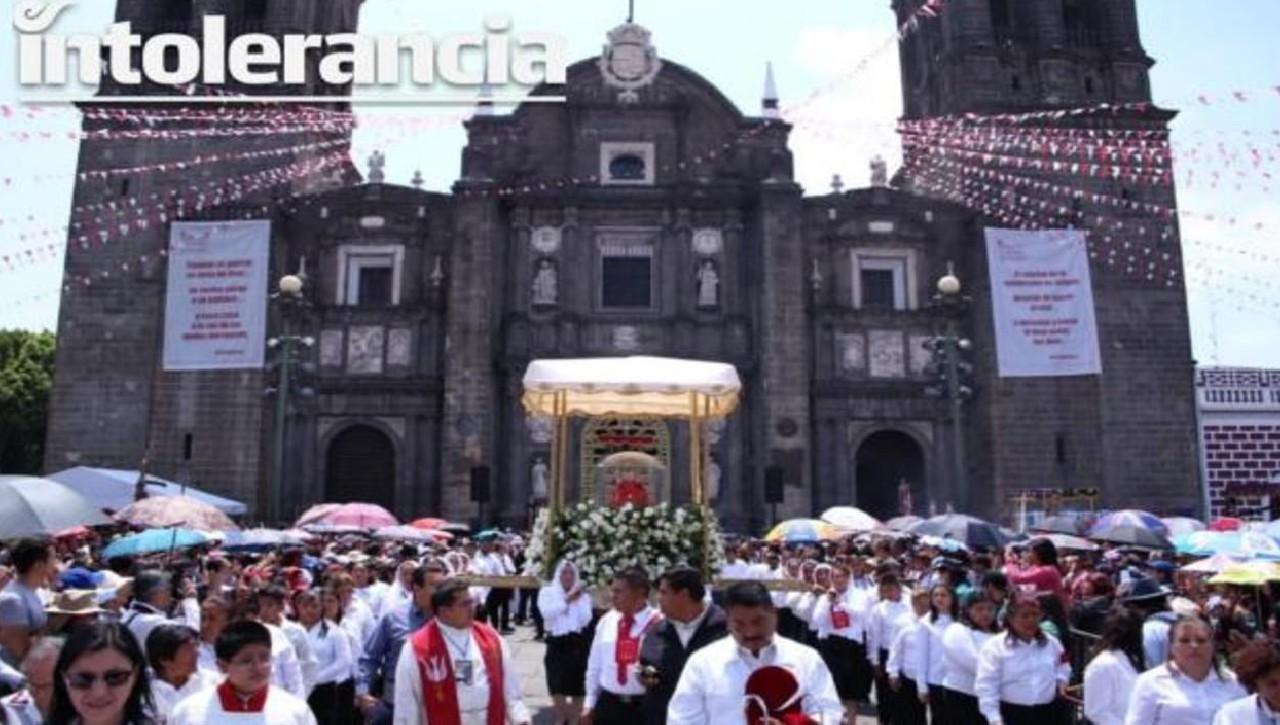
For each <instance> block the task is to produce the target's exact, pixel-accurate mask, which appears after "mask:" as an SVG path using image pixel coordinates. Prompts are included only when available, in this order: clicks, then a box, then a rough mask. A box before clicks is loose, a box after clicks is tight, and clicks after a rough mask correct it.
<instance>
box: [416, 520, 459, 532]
mask: <svg viewBox="0 0 1280 725" xmlns="http://www.w3.org/2000/svg"><path fill="white" fill-rule="evenodd" d="M447 523H449V522H448V521H445V520H444V519H418V520H417V521H414V522H413V523H411V524H409V525H410V526H412V527H413V528H415V529H423V530H424V531H430V530H431V529H438V528H440V527H441V526H444V525H445V524H447Z"/></svg>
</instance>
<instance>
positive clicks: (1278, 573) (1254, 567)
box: [1209, 561, 1280, 587]
mask: <svg viewBox="0 0 1280 725" xmlns="http://www.w3.org/2000/svg"><path fill="white" fill-rule="evenodd" d="M1273 581H1280V566H1277V565H1276V564H1274V563H1271V562H1260V561H1251V562H1247V563H1244V564H1233V565H1231V566H1228V567H1227V568H1225V569H1223V570H1222V571H1221V572H1219V573H1218V574H1216V575H1214V576H1213V577H1211V578H1210V579H1209V583H1210V584H1234V585H1236V586H1244V587H1260V586H1263V585H1265V584H1266V583H1267V582H1273Z"/></svg>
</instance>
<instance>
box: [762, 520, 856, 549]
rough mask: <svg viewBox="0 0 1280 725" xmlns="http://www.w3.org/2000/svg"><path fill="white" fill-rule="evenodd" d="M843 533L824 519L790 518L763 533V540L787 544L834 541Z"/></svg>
mask: <svg viewBox="0 0 1280 725" xmlns="http://www.w3.org/2000/svg"><path fill="white" fill-rule="evenodd" d="M842 535H843V533H842V532H841V531H840V529H838V528H836V527H835V526H832V525H831V524H829V523H827V522H826V521H819V520H818V519H791V520H789V521H783V522H782V523H780V524H778V525H777V526H775V527H773V530H772V531H770V532H769V533H768V534H766V535H765V537H764V539H765V541H782V542H786V543H788V544H799V543H813V542H816V541H834V540H836V539H839V538H840V537H841V536H842Z"/></svg>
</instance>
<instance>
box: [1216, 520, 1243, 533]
mask: <svg viewBox="0 0 1280 725" xmlns="http://www.w3.org/2000/svg"><path fill="white" fill-rule="evenodd" d="M1242 527H1244V522H1243V521H1241V520H1240V519H1232V518H1224V519H1218V520H1216V521H1214V522H1213V523H1211V524H1209V530H1210V531H1239V530H1240V529H1241V528H1242Z"/></svg>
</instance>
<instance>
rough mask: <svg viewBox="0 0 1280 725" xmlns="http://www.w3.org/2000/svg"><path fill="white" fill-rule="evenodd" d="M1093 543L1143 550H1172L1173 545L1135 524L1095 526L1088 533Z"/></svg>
mask: <svg viewBox="0 0 1280 725" xmlns="http://www.w3.org/2000/svg"><path fill="white" fill-rule="evenodd" d="M1089 538H1090V539H1093V540H1094V541H1109V542H1111V543H1113V544H1124V545H1127V546H1138V547H1141V548H1144V549H1172V548H1173V544H1171V543H1169V540H1168V539H1166V538H1164V537H1163V536H1161V535H1160V534H1158V533H1156V532H1154V531H1152V530H1151V529H1148V528H1146V527H1145V526H1139V525H1137V524H1114V525H1106V524H1104V525H1103V526H1095V527H1094V528H1093V530H1091V531H1090V532H1089Z"/></svg>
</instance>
